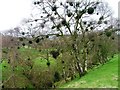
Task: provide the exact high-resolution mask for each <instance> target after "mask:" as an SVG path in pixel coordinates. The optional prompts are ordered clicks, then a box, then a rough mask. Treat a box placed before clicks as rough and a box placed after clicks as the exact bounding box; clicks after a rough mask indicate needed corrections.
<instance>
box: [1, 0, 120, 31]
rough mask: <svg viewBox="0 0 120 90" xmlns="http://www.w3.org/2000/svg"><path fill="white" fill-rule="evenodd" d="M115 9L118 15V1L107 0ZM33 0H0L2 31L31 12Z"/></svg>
mask: <svg viewBox="0 0 120 90" xmlns="http://www.w3.org/2000/svg"><path fill="white" fill-rule="evenodd" d="M105 1H106V2H108V3H109V5H110V7H111V8H112V10H113V11H114V17H117V16H118V1H120V0H105ZM31 4H32V0H0V31H4V30H8V29H11V28H14V27H16V26H18V25H19V24H20V22H21V21H22V20H23V19H24V18H28V17H29V16H30V13H31Z"/></svg>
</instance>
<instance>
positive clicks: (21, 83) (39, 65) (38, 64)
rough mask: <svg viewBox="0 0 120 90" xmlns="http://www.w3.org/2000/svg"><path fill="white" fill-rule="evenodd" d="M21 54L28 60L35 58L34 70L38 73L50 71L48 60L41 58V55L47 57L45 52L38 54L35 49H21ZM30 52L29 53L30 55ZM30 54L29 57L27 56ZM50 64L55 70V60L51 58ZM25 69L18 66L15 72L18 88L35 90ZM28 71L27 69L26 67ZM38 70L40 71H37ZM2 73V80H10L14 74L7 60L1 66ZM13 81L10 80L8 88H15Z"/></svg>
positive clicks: (7, 84)
mask: <svg viewBox="0 0 120 90" xmlns="http://www.w3.org/2000/svg"><path fill="white" fill-rule="evenodd" d="M20 52H21V54H22V56H23V57H24V58H25V59H27V58H28V56H30V57H31V58H34V59H32V61H33V63H34V65H33V69H34V70H36V72H37V73H38V71H39V70H40V69H43V70H45V69H48V66H47V65H46V63H47V61H46V59H44V58H41V55H42V56H45V55H46V54H44V53H43V52H38V51H36V50H34V49H25V48H21V49H20ZM28 52H29V53H28ZM26 54H28V56H27V55H26ZM49 59H50V63H51V66H50V67H53V68H54V65H55V60H54V59H53V58H52V57H50V58H49ZM4 66H5V67H4ZM23 69H25V67H24V68H23V67H22V66H20V65H18V66H17V67H16V68H15V71H14V74H15V82H16V87H19V88H23V87H26V86H27V87H29V88H33V86H32V84H31V82H30V81H29V80H28V78H26V77H25V76H24V75H23V74H22V72H23ZM26 69H27V67H26ZM37 70H38V71H37ZM0 71H2V77H0V80H4V81H6V80H8V79H9V77H11V75H12V74H13V72H12V67H11V66H10V64H8V63H7V60H4V61H3V62H2V63H1V64H0ZM12 81H13V79H12V78H10V79H9V81H8V82H6V83H5V84H6V85H5V86H6V87H9V86H11V87H12V86H13V82H12Z"/></svg>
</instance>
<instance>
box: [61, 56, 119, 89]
mask: <svg viewBox="0 0 120 90" xmlns="http://www.w3.org/2000/svg"><path fill="white" fill-rule="evenodd" d="M105 87H107V88H115V87H118V55H116V56H115V57H114V58H113V59H111V60H110V61H109V62H107V63H106V64H105V65H102V66H99V67H98V68H94V69H92V70H90V71H89V72H88V74H86V75H85V76H84V77H82V78H81V79H79V78H76V79H75V80H73V81H71V82H68V83H66V84H63V85H61V86H60V88H105Z"/></svg>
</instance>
